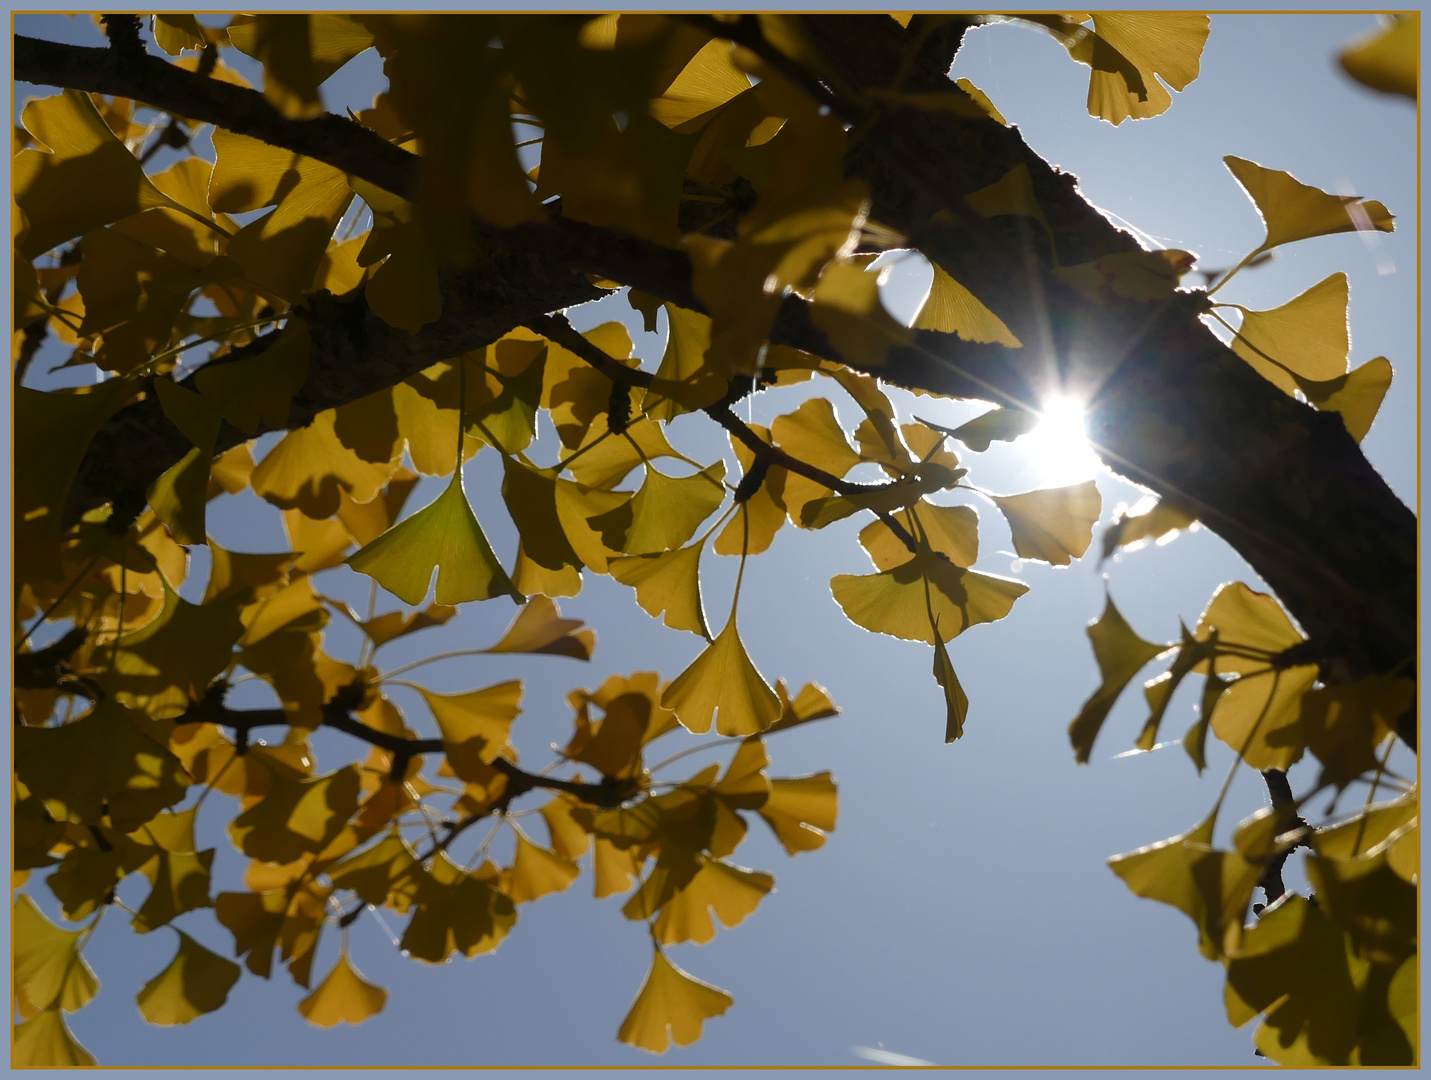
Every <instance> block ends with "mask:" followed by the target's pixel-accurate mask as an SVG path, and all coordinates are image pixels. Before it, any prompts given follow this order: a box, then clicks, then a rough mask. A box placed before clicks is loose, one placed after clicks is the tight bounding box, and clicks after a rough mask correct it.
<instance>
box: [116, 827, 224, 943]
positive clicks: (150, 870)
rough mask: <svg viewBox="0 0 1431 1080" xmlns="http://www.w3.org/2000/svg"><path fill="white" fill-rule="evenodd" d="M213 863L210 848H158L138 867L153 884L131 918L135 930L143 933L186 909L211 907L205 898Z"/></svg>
mask: <svg viewBox="0 0 1431 1080" xmlns="http://www.w3.org/2000/svg"><path fill="white" fill-rule="evenodd" d="M213 862H214V849H213V848H209V849H208V850H207V851H200V852H193V851H160V852H159V854H157V855H155V856H154V858H152V859H150V860H149V862H147V863H146V864H145V865H144V866H143V867H142V868H141V869H142V870H143V872H144V875H145V877H147V878H148V879H149V880H150V881H151V882H153V886H154V887H153V888H152V889H150V890H149V898H148V899H147V900H145V901H144V905H143V906H142V907H141V908H140V909H139V911H138V912H136V913H135V916H134V918H133V920H131V923H130V925H132V926H133V927H134V931H135V933H138V934H147V933H148V932H149V931H150V930H153V929H155V928H156V927H159V926H165V925H167V924H168V923H169V922H170V920H172V919H174V918H175V917H176V916H178V915H182V914H183V913H184V912H186V911H193V910H195V909H196V908H205V907H213V906H214V902H213V901H212V900H210V899H209V868H210V867H211V866H212V865H213Z"/></svg>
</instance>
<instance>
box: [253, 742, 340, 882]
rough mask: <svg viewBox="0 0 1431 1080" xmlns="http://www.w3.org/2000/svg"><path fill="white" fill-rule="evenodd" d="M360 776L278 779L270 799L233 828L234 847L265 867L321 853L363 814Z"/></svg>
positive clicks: (337, 774) (338, 772)
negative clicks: (265, 863)
mask: <svg viewBox="0 0 1431 1080" xmlns="http://www.w3.org/2000/svg"><path fill="white" fill-rule="evenodd" d="M358 788H359V771H358V767H357V766H356V765H348V766H345V767H343V768H341V769H338V770H336V771H334V772H331V773H328V774H327V775H326V776H315V777H312V778H311V779H299V780H286V779H281V778H279V777H274V779H273V781H272V786H271V787H270V788H269V791H268V794H267V795H265V796H264V797H263V798H262V799H261V800H259V801H258V802H257V803H255V804H254V805H253V806H251V807H249V809H247V810H245V811H244V812H243V813H242V814H240V815H239V816H238V817H236V818H235V819H234V820H233V821H232V822H231V823H230V825H229V835H230V837H232V839H233V842H234V845H235V846H236V847H237V848H238V849H239V850H240V851H242V852H244V854H246V855H251V856H252V857H253V858H255V859H262V860H263V861H265V862H274V863H287V862H293V861H294V860H296V859H299V858H301V857H302V856H303V855H304V854H305V853H307V852H318V851H322V850H323V848H324V847H326V846H327V844H328V842H329V841H330V840H332V839H333V837H335V836H336V835H337V834H338V831H339V830H340V829H342V827H343V826H344V825H345V824H347V822H348V819H349V818H351V817H352V816H353V814H354V813H355V812H356V811H357V809H358Z"/></svg>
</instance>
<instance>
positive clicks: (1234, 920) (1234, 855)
mask: <svg viewBox="0 0 1431 1080" xmlns="http://www.w3.org/2000/svg"><path fill="white" fill-rule="evenodd" d="M1212 827H1213V819H1212V818H1211V817H1209V818H1208V819H1207V820H1206V821H1204V822H1203V823H1202V824H1200V825H1198V826H1197V827H1196V828H1194V829H1192V830H1190V831H1189V832H1186V833H1184V834H1183V835H1181V836H1175V837H1173V838H1172V839H1170V840H1163V841H1160V842H1159V843H1156V844H1150V845H1149V846H1147V847H1144V848H1139V849H1138V850H1137V851H1132V852H1129V853H1128V854H1126V855H1115V856H1114V857H1113V858H1111V859H1109V860H1108V865H1109V867H1110V868H1111V869H1112V870H1113V872H1114V873H1115V874H1117V875H1118V876H1119V877H1120V878H1122V879H1123V881H1124V883H1125V884H1126V885H1127V886H1128V888H1130V889H1132V890H1133V892H1134V893H1136V894H1137V895H1138V896H1142V897H1146V898H1147V899H1149V900H1157V901H1159V902H1161V903H1164V904H1171V905H1172V906H1173V907H1175V908H1177V909H1178V910H1180V911H1182V912H1183V913H1184V914H1185V915H1187V916H1188V918H1190V919H1192V920H1193V922H1194V923H1195V924H1197V928H1198V948H1199V950H1200V951H1201V952H1202V954H1203V955H1204V956H1205V957H1207V958H1208V959H1209V960H1212V959H1216V958H1219V957H1224V956H1227V955H1228V954H1229V953H1230V952H1231V951H1233V950H1234V949H1235V948H1236V947H1237V945H1238V943H1239V942H1240V941H1241V938H1242V923H1243V919H1244V918H1245V917H1246V914H1247V905H1248V904H1249V903H1250V902H1251V899H1252V890H1253V888H1254V887H1255V886H1256V884H1257V881H1258V879H1259V878H1260V877H1261V876H1262V866H1261V864H1260V863H1253V862H1248V861H1247V860H1246V859H1244V858H1243V857H1242V855H1241V854H1239V853H1238V852H1235V851H1216V850H1214V849H1213V848H1212V847H1211V846H1210V844H1211V842H1212Z"/></svg>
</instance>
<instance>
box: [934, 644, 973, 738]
mask: <svg viewBox="0 0 1431 1080" xmlns="http://www.w3.org/2000/svg"><path fill="white" fill-rule="evenodd" d="M934 681H935V682H937V683H938V684H939V686H940V688H941V689H943V691H944V706H945V712H946V719H945V723H944V741H945V742H946V743H952V742H953V741H954V740H955V739H957V738H959V736H960V735H963V734H964V720H965V718H966V717H967V716H968V715H969V698H968V695H966V694H965V693H964V688H963V687H962V686H960V685H959V676H958V675H956V674H955V673H954V665H953V663H951V662H950V660H949V650H948V649H946V648H945V647H944V641H943V639H942V638H940V637H939V636H938V634H936V635H935V637H934Z"/></svg>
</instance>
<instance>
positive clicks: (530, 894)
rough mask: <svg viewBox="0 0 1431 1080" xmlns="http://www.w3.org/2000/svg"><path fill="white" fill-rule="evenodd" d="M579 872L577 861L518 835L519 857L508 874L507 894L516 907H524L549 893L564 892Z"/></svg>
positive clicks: (515, 857)
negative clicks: (521, 905) (520, 905)
mask: <svg viewBox="0 0 1431 1080" xmlns="http://www.w3.org/2000/svg"><path fill="white" fill-rule="evenodd" d="M580 873H581V868H580V867H579V866H577V864H576V862H575V860H573V859H568V858H566V857H564V856H562V855H558V854H557V853H556V852H555V851H550V850H548V849H547V848H543V847H538V846H537V845H536V844H534V843H532V842H531V841H530V840H528V839H527V838H526V837H525V836H522V835H521V834H520V833H518V834H517V850H516V855H515V856H514V858H513V861H512V867H511V870H509V871H508V873H507V877H506V888H505V889H504V891H505V892H506V894H507V895H508V896H510V897H511V898H512V902H513V903H514V904H525V903H528V902H530V901H532V900H537V899H540V898H541V897H543V896H546V895H547V894H548V893H554V892H561V891H563V890H564V889H566V888H567V887H568V886H569V885H571V883H572V882H573V881H575V880H576V878H577V875H578V874H580Z"/></svg>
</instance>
